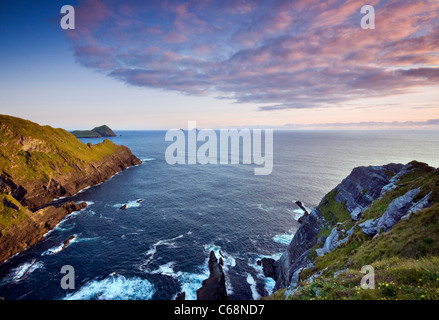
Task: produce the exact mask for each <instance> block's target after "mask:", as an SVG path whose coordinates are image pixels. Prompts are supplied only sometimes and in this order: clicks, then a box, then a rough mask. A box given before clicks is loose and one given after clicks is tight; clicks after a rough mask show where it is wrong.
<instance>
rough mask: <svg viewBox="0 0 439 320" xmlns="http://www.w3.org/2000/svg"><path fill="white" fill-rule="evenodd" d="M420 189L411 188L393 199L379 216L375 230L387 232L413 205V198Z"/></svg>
mask: <svg viewBox="0 0 439 320" xmlns="http://www.w3.org/2000/svg"><path fill="white" fill-rule="evenodd" d="M419 191H420V189H419V188H417V189H413V190H410V191H408V192H407V193H405V194H404V195H402V196H401V197H398V198H396V199H394V200H393V201H392V202H391V203H390V204H389V206H388V207H387V209H386V211H385V212H384V214H383V215H382V216H381V218H379V220H378V223H377V230H378V232H380V231H381V230H383V231H384V232H387V231H389V230H391V229H392V228H393V226H394V225H395V224H396V223H397V222H398V221H399V220H401V218H402V217H403V216H404V215H406V214H407V213H408V211H409V209H410V208H411V207H412V206H413V199H414V198H415V196H416V195H417V194H418V193H419Z"/></svg>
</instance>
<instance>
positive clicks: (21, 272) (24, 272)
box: [12, 259, 44, 282]
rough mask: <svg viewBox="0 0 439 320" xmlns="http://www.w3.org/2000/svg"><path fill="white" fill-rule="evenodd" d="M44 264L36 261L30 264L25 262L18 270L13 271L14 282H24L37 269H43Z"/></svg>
mask: <svg viewBox="0 0 439 320" xmlns="http://www.w3.org/2000/svg"><path fill="white" fill-rule="evenodd" d="M43 267H44V264H43V262H41V261H38V262H37V261H36V259H32V260H31V261H29V262H25V263H23V264H21V265H19V266H18V267H17V268H15V269H13V271H12V272H13V275H12V280H13V281H14V282H20V281H22V280H24V279H25V278H26V277H27V276H29V274H31V273H32V272H34V271H35V270H37V269H40V268H43Z"/></svg>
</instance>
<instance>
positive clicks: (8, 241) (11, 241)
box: [0, 202, 87, 263]
mask: <svg viewBox="0 0 439 320" xmlns="http://www.w3.org/2000/svg"><path fill="white" fill-rule="evenodd" d="M86 206H87V203H85V202H82V203H79V204H76V203H74V202H67V203H65V204H63V205H62V206H60V207H54V206H48V207H45V208H43V209H40V210H37V211H35V212H31V211H29V210H27V217H26V218H24V219H23V220H22V221H21V222H20V223H15V224H13V225H12V226H11V227H10V228H8V229H7V231H6V232H2V233H1V235H0V263H1V262H3V261H4V260H6V259H8V258H9V257H11V256H13V255H14V254H16V253H19V252H21V251H23V250H24V249H26V248H27V247H29V246H32V245H34V244H35V243H37V242H38V241H39V240H40V239H41V238H42V237H43V236H44V234H46V233H47V232H48V231H49V230H51V229H53V228H54V227H55V226H56V225H57V224H58V223H59V222H60V221H61V220H62V219H63V218H64V217H65V216H66V215H67V214H69V213H72V212H74V211H78V210H81V209H83V208H85V207H86ZM19 209H21V210H23V208H19Z"/></svg>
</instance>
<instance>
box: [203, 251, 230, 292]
mask: <svg viewBox="0 0 439 320" xmlns="http://www.w3.org/2000/svg"><path fill="white" fill-rule="evenodd" d="M223 264H224V263H223V259H222V258H220V259H219V261H218V259H217V258H216V256H215V252H213V251H211V252H210V256H209V271H210V276H209V278H207V279H206V280H204V281H203V284H202V287H201V288H200V289H198V290H197V300H228V296H227V290H226V278H225V275H224V272H223V267H222V266H223Z"/></svg>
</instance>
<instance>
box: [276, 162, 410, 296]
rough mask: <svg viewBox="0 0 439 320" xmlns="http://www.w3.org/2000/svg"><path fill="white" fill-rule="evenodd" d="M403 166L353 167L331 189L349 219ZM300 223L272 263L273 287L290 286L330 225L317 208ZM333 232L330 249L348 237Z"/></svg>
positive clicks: (327, 242)
mask: <svg viewBox="0 0 439 320" xmlns="http://www.w3.org/2000/svg"><path fill="white" fill-rule="evenodd" d="M403 167H404V166H403V165H402V164H388V165H385V166H369V167H357V168H354V169H353V170H352V172H351V173H350V174H349V176H347V177H346V178H345V179H344V180H343V181H342V182H341V183H340V184H339V185H338V186H337V187H336V188H335V189H336V191H337V192H336V195H335V198H334V199H335V201H337V202H340V203H344V204H345V207H346V210H347V211H348V212H349V214H350V215H351V218H352V219H354V220H355V219H359V218H360V217H361V213H362V212H363V211H364V209H366V208H367V207H368V206H370V205H371V203H372V202H373V201H374V200H376V199H377V198H378V197H379V196H380V195H381V190H382V188H383V187H384V186H386V185H388V184H389V183H390V176H391V175H390V174H389V173H390V172H391V173H393V174H397V173H398V172H399V171H400V170H401V169H402V168H403ZM320 205H325V203H324V202H323V201H322V203H321V204H320ZM304 218H305V217H304ZM301 222H302V224H301V225H300V227H299V228H298V230H297V232H296V233H295V235H294V237H293V239H292V241H291V243H290V245H289V246H288V248H287V250H286V251H285V252H284V253H283V254H282V256H281V257H280V259H279V260H278V261H277V262H276V267H277V268H276V273H277V280H276V285H275V287H274V290H277V289H280V288H285V287H289V288H291V286H293V285H294V284H295V283H296V282H297V281H296V280H297V279H296V278H297V277H298V274H299V272H298V271H299V270H301V269H302V268H305V267H306V266H307V265H309V264H311V260H310V258H309V255H310V253H311V249H312V248H313V246H314V245H315V244H316V243H318V234H319V232H320V231H321V230H322V228H331V227H332V228H333V227H334V225H331V222H330V221H326V220H325V218H324V217H323V215H322V213H321V212H320V210H319V207H317V208H315V209H314V210H312V211H311V212H310V213H309V216H307V217H306V219H302V220H301ZM353 230H354V229H351V230H349V232H351V233H352V232H353ZM333 232H334V234H333V235H332V236H333V237H332V239H326V240H325V244H326V248H327V249H329V248H333V247H334V245H336V246H338V245H340V244H341V243H343V242H345V241H347V239H348V237H345V238H344V239H342V240H339V239H338V237H339V235H338V233H337V234H336V233H335V232H336V231H333ZM349 232H348V233H349ZM328 238H329V237H328ZM320 240H322V239H320ZM322 242H323V241H322ZM323 247H325V245H323ZM325 251H326V249H325ZM321 253H323V252H321ZM294 279H296V280H294Z"/></svg>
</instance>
